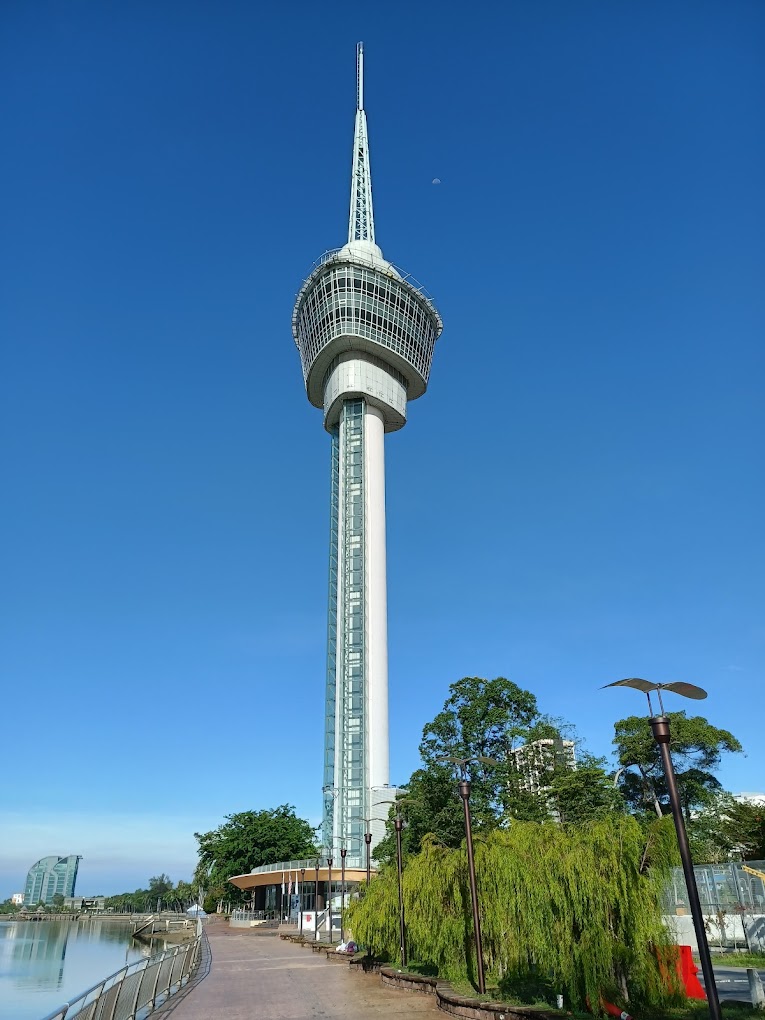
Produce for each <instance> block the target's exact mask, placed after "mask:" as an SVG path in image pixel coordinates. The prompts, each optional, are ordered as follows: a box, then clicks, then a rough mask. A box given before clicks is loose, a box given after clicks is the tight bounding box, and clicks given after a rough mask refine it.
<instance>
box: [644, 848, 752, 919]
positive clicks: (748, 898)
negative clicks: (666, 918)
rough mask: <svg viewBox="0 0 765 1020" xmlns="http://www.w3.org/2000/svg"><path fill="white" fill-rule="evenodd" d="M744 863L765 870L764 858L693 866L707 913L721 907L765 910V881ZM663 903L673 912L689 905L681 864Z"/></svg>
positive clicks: (737, 910)
mask: <svg viewBox="0 0 765 1020" xmlns="http://www.w3.org/2000/svg"><path fill="white" fill-rule="evenodd" d="M744 864H746V865H747V866H748V867H751V868H753V869H754V870H756V871H765V862H763V861H745V862H743V863H739V862H738V861H731V862H728V863H726V864H697V865H696V866H695V867H694V869H693V871H694V873H695V875H696V885H697V887H698V890H699V899H700V900H701V909H702V911H703V912H704V913H705V914H716V913H718V912H719V911H721V910H722V911H724V912H725V913H735V914H744V913H746V914H765V883H763V881H762V879H761V878H758V877H757V876H756V875H751V874H749V873H748V872H746V871H744ZM664 906H665V908H668V909H669V911H670V913H675V912H676V909H677V908H678V907H679V908H680V909H682V908H684V907H685V908H688V890H687V888H686V885H685V879H684V877H683V870H682V868H673V869H672V877H671V879H670V883H669V885H668V887H667V889H666V890H665V899H664Z"/></svg>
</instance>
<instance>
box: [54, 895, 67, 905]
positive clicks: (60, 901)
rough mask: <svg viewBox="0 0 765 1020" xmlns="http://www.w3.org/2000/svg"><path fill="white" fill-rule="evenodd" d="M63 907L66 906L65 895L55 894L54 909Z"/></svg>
mask: <svg viewBox="0 0 765 1020" xmlns="http://www.w3.org/2000/svg"><path fill="white" fill-rule="evenodd" d="M63 905H64V894H63V893H60V892H57V893H54V894H53V906H54V907H63Z"/></svg>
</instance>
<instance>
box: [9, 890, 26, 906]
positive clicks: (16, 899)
mask: <svg viewBox="0 0 765 1020" xmlns="http://www.w3.org/2000/svg"><path fill="white" fill-rule="evenodd" d="M23 902H24V893H23V892H15V893H14V894H13V896H11V903H12V904H13V905H14V907H20V906H21V904H22V903H23Z"/></svg>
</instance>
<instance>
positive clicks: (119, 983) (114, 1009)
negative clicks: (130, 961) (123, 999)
mask: <svg viewBox="0 0 765 1020" xmlns="http://www.w3.org/2000/svg"><path fill="white" fill-rule="evenodd" d="M127 972H128V968H127V967H124V968H123V969H122V970H121V971H120V972H119V974H120V976H119V978H118V980H117V981H115V982H114V984H113V985H112V987H113V988H114V987H115V986H116V987H117V993H116V995H115V996H114V1001H113V1002H112V1011H111V1013H110V1014H109V1016H108V1017H107V1016H105V1017H104V1020H114V1017H115V1015H116V1013H117V1002H118V1001H119V997H120V992H121V990H122V982H123V981H124V980H125V975H126V974H127ZM106 980H107V981H108V980H109V979H108V978H107V979H106ZM105 984H106V981H104V984H103V985H101V990H100V991H99V993H98V995H97V996H96V999H100V998H101V996H102V995H103V994H104V985H105Z"/></svg>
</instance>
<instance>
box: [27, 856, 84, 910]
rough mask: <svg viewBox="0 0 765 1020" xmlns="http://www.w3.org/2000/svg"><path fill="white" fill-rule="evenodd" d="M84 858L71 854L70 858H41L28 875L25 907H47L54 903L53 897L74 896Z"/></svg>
mask: <svg viewBox="0 0 765 1020" xmlns="http://www.w3.org/2000/svg"><path fill="white" fill-rule="evenodd" d="M81 860H82V857H81V856H80V855H77V854H70V855H69V856H68V857H41V858H40V860H39V861H37V863H36V864H33V865H32V867H31V868H30V869H29V873H28V874H27V881H26V885H25V887H24V906H25V907H35V906H37V904H38V903H41V902H42V903H44V904H45V905H46V906H48V905H50V904H51V903H53V897H54V896H55V895H56V894H57V893H59V894H60V895H61V896H64V897H66V896H74V885H75V882H76V881H77V868H78V867H79V863H80V861H81Z"/></svg>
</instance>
